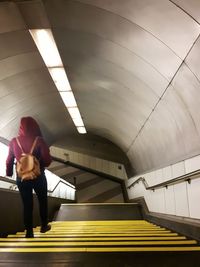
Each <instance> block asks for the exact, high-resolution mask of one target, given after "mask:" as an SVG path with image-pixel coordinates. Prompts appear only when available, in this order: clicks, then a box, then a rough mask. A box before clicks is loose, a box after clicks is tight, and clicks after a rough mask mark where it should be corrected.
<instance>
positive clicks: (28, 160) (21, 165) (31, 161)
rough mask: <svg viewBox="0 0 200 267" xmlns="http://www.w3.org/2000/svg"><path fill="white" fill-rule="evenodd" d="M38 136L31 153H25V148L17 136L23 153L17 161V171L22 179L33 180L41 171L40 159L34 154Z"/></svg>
mask: <svg viewBox="0 0 200 267" xmlns="http://www.w3.org/2000/svg"><path fill="white" fill-rule="evenodd" d="M37 140H38V137H36V138H35V140H34V142H33V145H32V147H31V150H30V152H29V153H24V151H23V148H22V146H21V144H20V142H19V139H18V138H16V141H17V144H18V146H19V147H20V149H21V151H22V154H21V157H20V159H19V161H17V166H16V171H17V175H18V177H19V178H21V180H22V181H27V180H33V179H35V178H37V177H38V176H39V175H40V174H41V173H40V163H39V161H38V159H37V158H36V157H35V156H33V155H32V153H33V151H34V148H35V146H36V143H37Z"/></svg>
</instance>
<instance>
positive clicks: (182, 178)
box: [127, 169, 200, 191]
mask: <svg viewBox="0 0 200 267" xmlns="http://www.w3.org/2000/svg"><path fill="white" fill-rule="evenodd" d="M196 178H200V169H199V170H197V171H193V172H190V173H187V174H184V175H181V176H178V177H176V178H173V179H171V180H168V181H166V182H163V183H159V184H156V185H153V186H149V185H148V183H147V181H146V180H145V178H144V177H139V178H138V179H137V180H136V181H135V182H133V183H132V184H130V185H129V186H128V187H127V188H128V189H130V188H131V187H134V186H135V185H136V184H138V183H139V182H142V183H143V184H144V186H145V188H146V190H153V191H154V190H155V189H159V188H163V187H165V188H168V186H170V185H173V184H179V183H182V182H188V183H189V184H190V183H191V180H193V179H196Z"/></svg>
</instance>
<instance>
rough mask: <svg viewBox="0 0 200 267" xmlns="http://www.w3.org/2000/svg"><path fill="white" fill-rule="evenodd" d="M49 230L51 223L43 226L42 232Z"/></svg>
mask: <svg viewBox="0 0 200 267" xmlns="http://www.w3.org/2000/svg"><path fill="white" fill-rule="evenodd" d="M49 230H51V225H50V224H47V225H45V226H41V229H40V233H46V232H47V231H49Z"/></svg>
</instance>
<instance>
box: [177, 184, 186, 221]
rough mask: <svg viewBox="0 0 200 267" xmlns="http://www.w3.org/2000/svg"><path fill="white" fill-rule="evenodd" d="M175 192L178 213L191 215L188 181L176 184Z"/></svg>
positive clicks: (179, 214) (178, 214)
mask: <svg viewBox="0 0 200 267" xmlns="http://www.w3.org/2000/svg"><path fill="white" fill-rule="evenodd" d="M174 193H175V203H176V215H177V216H184V217H189V206H188V195H187V184H186V182H185V183H180V184H177V185H174Z"/></svg>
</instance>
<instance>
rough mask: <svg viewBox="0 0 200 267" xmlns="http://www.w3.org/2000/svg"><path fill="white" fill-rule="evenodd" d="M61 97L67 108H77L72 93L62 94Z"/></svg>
mask: <svg viewBox="0 0 200 267" xmlns="http://www.w3.org/2000/svg"><path fill="white" fill-rule="evenodd" d="M60 95H61V97H62V100H63V102H64V104H65V106H66V107H67V108H70V107H77V104H76V100H75V98H74V94H73V93H72V92H60Z"/></svg>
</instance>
